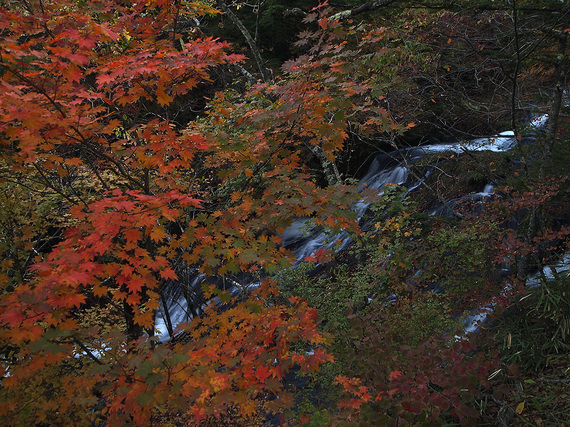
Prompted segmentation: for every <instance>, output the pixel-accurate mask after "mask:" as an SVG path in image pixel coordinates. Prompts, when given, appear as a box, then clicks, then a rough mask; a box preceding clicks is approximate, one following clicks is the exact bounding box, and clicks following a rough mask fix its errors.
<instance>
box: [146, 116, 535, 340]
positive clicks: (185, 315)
mask: <svg viewBox="0 0 570 427" xmlns="http://www.w3.org/2000/svg"><path fill="white" fill-rule="evenodd" d="M544 123H545V119H544V118H542V117H541V118H538V119H537V120H536V126H537V127H538V126H543V125H544ZM515 145H516V140H515V138H514V134H513V132H503V133H501V134H499V135H497V136H494V137H490V138H478V139H474V140H471V141H463V142H457V143H451V144H437V145H426V146H421V147H414V148H408V149H402V150H398V151H394V152H392V153H387V154H378V155H377V156H376V157H375V158H374V160H373V161H372V164H371V165H370V167H369V170H368V172H367V173H366V175H365V176H364V177H363V178H362V180H361V181H360V189H362V188H363V187H364V186H366V187H368V188H372V189H375V190H377V191H378V192H379V193H381V192H382V191H383V188H384V187H385V186H386V185H387V184H398V185H404V186H406V187H407V188H408V192H409V191H412V190H413V189H414V188H417V187H419V186H420V185H421V183H422V181H423V179H424V178H425V177H424V178H421V179H419V180H418V179H413V180H412V179H411V178H410V174H409V170H410V167H411V165H413V164H414V163H415V162H416V161H418V160H419V159H421V158H422V157H424V156H426V155H429V154H434V153H440V152H444V151H452V152H456V153H462V152H467V151H484V150H490V151H494V152H505V151H508V150H510V149H512V148H513V147H514V146H515ZM492 191H493V186H492V184H491V183H489V184H488V185H486V186H485V187H484V188H481V191H480V192H479V193H475V194H471V195H466V196H464V197H468V198H471V199H477V200H480V199H481V198H484V197H487V196H489V195H490V194H492ZM453 202H454V201H453V200H452V201H449V203H451V204H453ZM368 206H369V204H367V203H366V202H365V201H363V200H361V201H359V202H358V203H356V204H355V206H354V207H353V209H354V210H355V211H356V213H357V215H358V217H359V218H361V217H362V216H363V215H364V213H365V212H366V210H367V209H368ZM446 209H447V208H445V207H444V206H443V205H442V206H440V207H438V208H436V209H434V210H433V212H431V214H434V215H445V214H446ZM309 221H310V220H309V219H303V218H300V219H296V220H294V221H293V223H292V224H291V226H289V227H288V228H287V229H286V230H285V232H284V233H283V235H282V239H283V241H282V244H283V246H285V247H287V248H289V249H291V250H292V251H293V253H294V254H295V257H296V263H298V262H300V261H302V260H304V259H305V258H306V257H308V256H311V255H313V254H314V253H315V252H316V251H317V250H319V249H322V248H332V247H333V246H334V247H335V249H336V250H342V249H345V248H346V247H348V246H349V245H350V244H351V242H352V241H351V238H350V237H349V236H348V234H347V233H344V232H341V233H339V234H335V235H331V234H330V233H327V232H326V231H324V230H322V229H321V228H317V227H312V226H311V223H310V222H309ZM339 241H340V242H341V243H340V244H339V243H338V242H339ZM179 276H180V274H179ZM184 276H185V277H184V280H183V283H179V284H174V286H170V287H168V288H169V292H170V293H169V294H168V293H167V296H166V306H167V309H168V313H169V314H170V319H171V322H172V326H173V328H176V326H177V325H178V324H180V323H182V322H185V321H188V320H189V319H191V318H192V315H193V314H192V310H189V305H188V300H190V302H191V305H196V303H197V300H193V299H192V297H191V296H192V295H199V294H200V292H199V289H200V285H201V283H202V281H203V280H204V278H205V276H204V275H203V274H197V273H195V272H194V271H193V270H190V271H185V272H184ZM256 285H257V283H256V282H255V281H253V282H252V283H249V284H248V283H246V284H243V283H241V284H240V283H237V282H235V281H230V283H228V284H227V289H229V290H230V291H231V292H232V293H234V294H235V293H238V292H240V291H244V290H246V288H247V287H248V286H249V287H254V286H256ZM181 289H184V292H182V290H181ZM199 305H200V303H198V306H199ZM164 310H165V307H164V306H163V305H162V304H161V307H160V309H159V310H158V312H157V316H156V325H155V329H156V331H157V335H158V337H159V338H160V340H161V341H166V340H168V339H169V334H168V332H167V327H166V320H165V316H164ZM480 320H481V319H480V318H478V317H476V315H473V316H472V318H471V319H470V320H469V321H470V324H468V325H467V326H466V332H468V331H471V330H474V328H475V326H474V325H475V324H476V323H477V322H478V321H480Z"/></svg>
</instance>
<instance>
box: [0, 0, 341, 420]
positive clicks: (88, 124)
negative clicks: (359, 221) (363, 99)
mask: <svg viewBox="0 0 570 427" xmlns="http://www.w3.org/2000/svg"><path fill="white" fill-rule="evenodd" d="M205 13H210V14H213V13H216V12H215V11H214V10H213V9H211V8H210V7H209V6H208V5H207V4H206V3H201V2H169V1H157V2H147V3H145V4H141V3H137V4H128V5H126V4H123V3H121V2H116V3H115V2H107V1H105V2H89V3H88V4H87V3H77V2H65V1H52V2H44V1H38V2H26V3H22V4H20V3H9V4H8V5H7V6H5V7H2V8H1V9H0V21H1V22H2V24H0V30H1V31H2V33H1V51H0V53H1V58H0V60H1V64H0V65H1V67H2V68H1V73H2V74H1V76H2V79H1V86H2V88H1V91H2V95H1V107H0V125H1V126H0V132H1V134H2V152H3V159H2V161H3V173H4V177H5V179H9V178H10V177H13V176H15V175H14V174H16V175H20V176H22V177H24V179H23V183H24V187H23V188H28V189H29V190H30V191H31V194H42V192H43V193H44V194H48V195H49V196H50V197H55V198H57V200H58V201H59V203H60V204H63V205H64V206H65V208H64V211H65V212H66V214H65V215H64V217H63V218H60V219H59V221H57V222H56V226H57V227H58V228H59V229H64V232H63V233H62V234H60V235H57V236H55V238H56V239H57V240H59V243H57V244H54V243H55V242H54V243H52V245H53V246H52V248H51V250H43V251H42V252H41V253H40V252H38V251H37V250H36V249H37V248H35V247H33V245H32V247H27V249H28V251H29V252H30V253H33V251H34V250H35V253H36V256H35V262H34V263H33V265H32V266H31V269H30V270H29V273H25V274H24V276H25V277H16V276H14V279H15V280H14V283H13V284H12V285H11V286H10V287H5V288H4V295H3V298H2V303H1V306H2V314H1V323H2V325H3V329H2V340H3V355H4V364H3V367H2V370H3V373H4V378H3V380H2V405H1V413H2V416H3V417H4V418H5V420H11V422H16V423H23V422H32V423H41V422H42V421H43V420H46V419H49V420H50V422H55V420H58V422H62V423H78V422H83V421H84V420H86V419H94V418H96V417H98V416H104V417H105V418H106V419H107V421H108V422H110V423H113V424H117V423H119V424H122V423H124V422H128V421H129V420H131V421H134V422H135V423H137V424H142V423H146V422H148V421H149V420H150V417H151V416H152V414H153V413H156V411H159V412H160V411H182V412H184V413H186V414H187V417H188V418H190V419H193V420H195V421H199V420H200V419H202V418H204V417H205V416H206V415H214V416H220V414H222V413H223V412H224V411H225V410H227V409H228V408H229V407H238V408H239V410H240V413H241V414H242V415H243V416H249V415H251V414H252V413H255V412H256V411H257V410H258V408H257V405H258V403H257V402H256V399H258V398H259V397H260V396H271V395H275V393H276V392H277V391H279V400H275V399H273V400H271V399H270V400H269V401H267V404H266V406H267V408H266V409H267V410H270V409H273V410H277V409H282V408H283V407H286V406H287V405H290V404H291V400H290V399H287V398H286V393H285V392H284V391H283V390H281V387H282V385H281V382H280V379H281V378H282V377H283V375H284V374H285V373H286V372H287V371H288V370H289V369H290V368H291V367H292V366H293V365H299V366H301V368H302V369H308V370H311V369H315V368H316V367H318V366H319V365H320V364H322V363H324V362H325V361H329V360H331V357H330V356H328V355H327V354H326V353H324V352H323V351H322V350H320V349H317V348H316V347H318V346H319V345H320V344H322V343H324V342H325V341H324V339H323V337H322V335H321V333H320V332H319V331H318V330H317V329H316V326H315V322H314V320H315V313H314V310H312V309H310V308H308V307H307V306H306V304H304V303H303V302H301V301H296V300H291V301H290V302H285V303H284V304H271V303H268V302H267V301H269V296H270V295H271V293H273V292H275V290H274V289H275V286H274V285H270V283H269V282H265V284H264V285H261V286H260V288H259V290H257V291H255V292H254V293H253V294H251V295H250V296H249V298H248V299H247V300H246V301H244V302H240V303H237V304H234V305H232V306H231V307H228V308H227V309H222V310H221V311H218V310H217V305H216V303H214V302H212V303H211V304H210V305H208V306H207V307H206V308H204V315H203V316H202V317H200V318H195V319H194V320H193V321H192V322H191V323H190V324H189V325H187V326H185V330H186V331H187V334H188V338H187V339H186V340H184V341H180V342H176V343H174V342H173V343H168V344H159V343H157V341H156V338H153V335H154V319H155V316H156V310H157V308H158V307H159V305H160V301H161V298H163V295H162V292H163V291H164V289H165V286H166V284H167V283H170V282H172V281H173V280H175V279H176V277H177V275H176V271H175V270H174V269H173V265H172V262H171V260H172V259H175V257H177V256H178V257H180V256H182V258H183V259H184V262H186V263H189V264H192V265H196V266H197V267H201V269H202V270H203V271H205V272H208V273H213V272H214V270H216V273H218V274H224V273H225V272H227V271H236V270H252V269H254V268H259V267H260V266H263V267H266V268H268V267H269V266H270V265H271V264H275V263H276V262H279V259H280V258H282V257H283V254H284V253H285V252H284V250H283V249H282V248H279V247H278V243H279V238H278V237H276V236H272V235H268V234H267V233H263V232H262V233H261V235H259V234H258V235H256V233H257V228H255V226H256V225H260V224H259V217H258V218H257V219H254V217H255V216H256V215H255V214H254V212H256V210H257V212H259V209H265V210H268V204H270V203H271V204H273V203H276V202H277V201H278V198H279V197H283V199H286V200H287V198H290V194H289V192H292V191H293V192H295V193H296V194H299V195H303V196H304V197H308V201H307V204H308V205H311V204H312V203H313V202H314V201H315V200H316V199H317V196H316V193H317V192H316V191H315V186H314V185H311V183H310V182H309V181H307V183H306V184H305V188H303V187H302V186H301V185H302V184H303V183H304V181H306V180H307V177H306V176H301V177H299V178H298V180H297V181H294V182H293V184H299V186H297V187H296V188H292V187H287V186H282V187H273V188H272V189H271V191H269V190H267V191H266V193H267V194H266V195H265V197H264V198H262V199H261V201H259V200H255V204H254V202H253V201H252V200H253V199H251V198H250V196H248V193H251V192H252V191H253V189H252V187H251V186H249V187H248V186H244V188H243V189H242V190H241V191H243V194H242V197H241V198H240V200H239V202H240V203H235V202H237V201H238V200H236V196H237V195H238V194H239V193H238V192H235V193H233V195H232V197H231V198H232V200H233V202H234V206H233V207H231V206H229V205H226V206H224V209H225V210H224V213H223V214H222V213H221V212H220V211H219V210H216V211H210V210H209V208H208V206H210V207H211V206H215V203H216V201H213V202H212V201H209V200H204V198H203V197H204V194H203V191H202V190H201V188H200V185H199V184H196V183H195V182H194V178H195V174H194V175H193V172H192V171H193V167H194V159H195V157H196V156H197V155H200V153H208V152H211V150H212V149H213V148H215V149H217V148H218V147H214V146H213V144H214V143H213V142H212V141H209V140H208V139H207V138H206V137H205V136H204V135H203V134H201V133H199V132H198V131H196V130H192V129H190V130H189V131H187V132H185V133H180V132H179V130H178V129H176V128H175V126H173V124H172V123H171V122H170V121H169V120H168V115H169V114H170V110H169V109H168V106H169V105H170V104H172V103H173V102H174V100H175V99H177V98H180V97H184V96H185V95H186V94H188V93H190V92H191V91H192V90H193V89H195V88H196V87H197V85H198V84H201V83H203V82H208V81H209V80H210V74H209V73H210V70H211V68H212V67H214V66H216V65H218V64H227V63H232V62H235V61H239V60H241V59H242V58H241V57H240V56H238V55H232V54H228V53H226V50H227V48H228V45H227V44H225V43H223V42H220V41H217V40H213V39H211V38H205V39H191V38H189V37H188V35H187V34H181V33H179V32H178V31H177V25H176V23H177V19H178V18H179V17H181V16H186V17H189V18H192V17H195V16H199V15H202V14H205ZM323 114H324V113H323ZM165 117H166V118H165ZM319 119H322V117H318V118H317V119H315V120H314V122H318V121H319ZM283 126H285V125H283ZM286 126H290V125H286ZM244 141H245V138H244ZM341 142H342V138H340V139H338V138H337V139H336V142H335V144H336V146H333V147H327V148H330V149H334V148H338V145H339V144H340V143H341ZM281 144H282V143H281ZM277 146H279V144H278V145H277ZM233 152H234V153H235V152H237V151H236V149H235V148H234V150H233ZM275 154H277V153H272V155H275ZM289 154H290V153H289V152H287V155H289ZM217 155H218V153H217V152H215V153H214V157H213V159H215V158H216V156H217ZM279 155H281V156H283V155H284V154H283V152H281V151H280V152H279ZM255 156H256V154H255V152H251V153H247V155H245V156H244V157H245V159H247V158H248V157H249V158H250V160H249V162H250V165H255V164H256V163H257V162H258V161H259V159H258V158H256V157H255ZM223 159H224V155H223V152H222V151H220V152H219V158H218V159H217V160H212V162H221V161H222V160H223ZM290 159H291V165H292V166H289V168H288V170H289V171H290V170H292V169H294V168H295V166H296V164H295V160H294V156H291V157H290ZM279 167H281V165H279ZM258 169H259V168H258ZM254 170H255V168H254ZM244 173H245V175H246V177H247V178H248V179H249V178H251V177H252V176H253V175H254V174H257V173H259V170H255V172H252V170H251V169H247V168H246V169H245V172H244ZM272 173H273V175H274V176H278V178H279V179H280V180H281V181H283V182H287V180H288V179H289V178H288V177H287V176H280V174H281V170H280V169H279V168H276V169H275V170H274V171H272ZM279 179H277V180H279ZM93 181H95V183H93ZM26 183H28V186H27V187H26ZM32 184H33V185H32ZM8 188H9V187H6V189H8ZM18 191H20V190H18ZM18 191H16V190H14V191H12V193H11V195H9V196H8V197H9V198H10V197H12V198H14V197H17V195H18V194H20V193H19V192H18ZM277 192H281V193H283V195H277ZM318 198H319V200H320V202H317V205H318V203H320V204H321V205H326V204H327V203H326V199H325V198H324V197H323V196H322V195H319V196H318ZM284 205H285V207H288V208H289V209H292V208H291V206H293V205H295V206H296V205H297V204H296V203H294V202H291V201H289V202H287V203H286V204H285V203H284ZM346 205H348V203H346ZM284 212H286V213H287V214H288V213H289V210H288V209H284ZM317 212H319V214H320V210H319V209H318V208H317ZM226 213H227V214H229V215H226ZM34 215H36V216H37V215H38V213H37V212H36V211H34ZM272 217H273V219H271V218H272ZM267 218H269V219H270V222H269V223H267V224H266V225H267V226H270V227H271V230H277V231H279V230H281V229H283V227H284V226H285V225H286V222H283V218H282V213H280V212H275V213H274V215H272V216H270V215H267ZM331 218H333V217H331ZM261 220H263V221H264V219H263V217H261ZM345 223H346V221H345V222H343V223H342V225H344V224H345ZM276 224H281V225H280V226H276ZM36 226H37V225H36ZM32 238H33V235H31V234H30V233H29V232H28V233H27V234H24V235H23V236H21V237H20V240H24V241H25V240H26V239H32ZM224 241H225V242H226V244H221V242H224ZM218 243H220V245H219V246H218ZM48 249H49V248H48ZM12 258H13V259H12V262H14V261H15V258H14V257H12ZM31 258H34V256H32V257H31ZM7 262H8V261H7ZM28 264H29V265H30V264H32V263H31V262H30V261H29V260H28ZM10 266H11V264H10V263H7V264H6V267H8V268H10ZM24 271H25V268H24ZM20 276H22V275H20ZM204 292H205V298H206V299H210V298H212V297H213V296H215V295H218V297H219V299H220V300H221V301H225V302H226V303H222V302H220V303H219V304H222V305H224V304H228V297H229V294H227V293H219V292H218V291H215V290H212V289H210V290H207V291H206V290H205V291H204ZM163 301H164V300H163ZM92 308H95V309H100V310H102V311H103V310H107V311H108V312H109V315H110V316H111V317H112V318H116V319H120V320H119V321H118V324H117V328H116V330H103V329H102V327H101V325H95V326H92V325H91V324H90V322H89V321H86V319H82V315H81V312H82V311H84V310H89V309H92ZM106 328H108V325H106ZM171 332H172V331H171ZM304 341H306V342H308V343H310V345H311V346H312V347H314V348H315V351H314V352H313V353H311V354H306V353H303V352H301V353H295V352H292V351H291V350H290V348H289V347H290V345H291V344H292V343H294V342H295V343H297V342H304ZM33 389H37V392H38V393H39V394H35V393H34V394H32V395H30V396H29V399H28V398H26V399H22V398H21V396H22V395H26V394H27V393H28V392H29V391H30V390H33ZM101 404H103V407H104V408H103V410H102V411H101V410H98V411H94V410H93V409H94V408H96V407H99V405H101Z"/></svg>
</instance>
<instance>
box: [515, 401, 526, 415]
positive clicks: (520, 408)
mask: <svg viewBox="0 0 570 427" xmlns="http://www.w3.org/2000/svg"><path fill="white" fill-rule="evenodd" d="M523 410H524V402H521V403H519V404H518V405H517V409H515V412H516V413H517V414H519V415H520V414H522V411H523Z"/></svg>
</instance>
